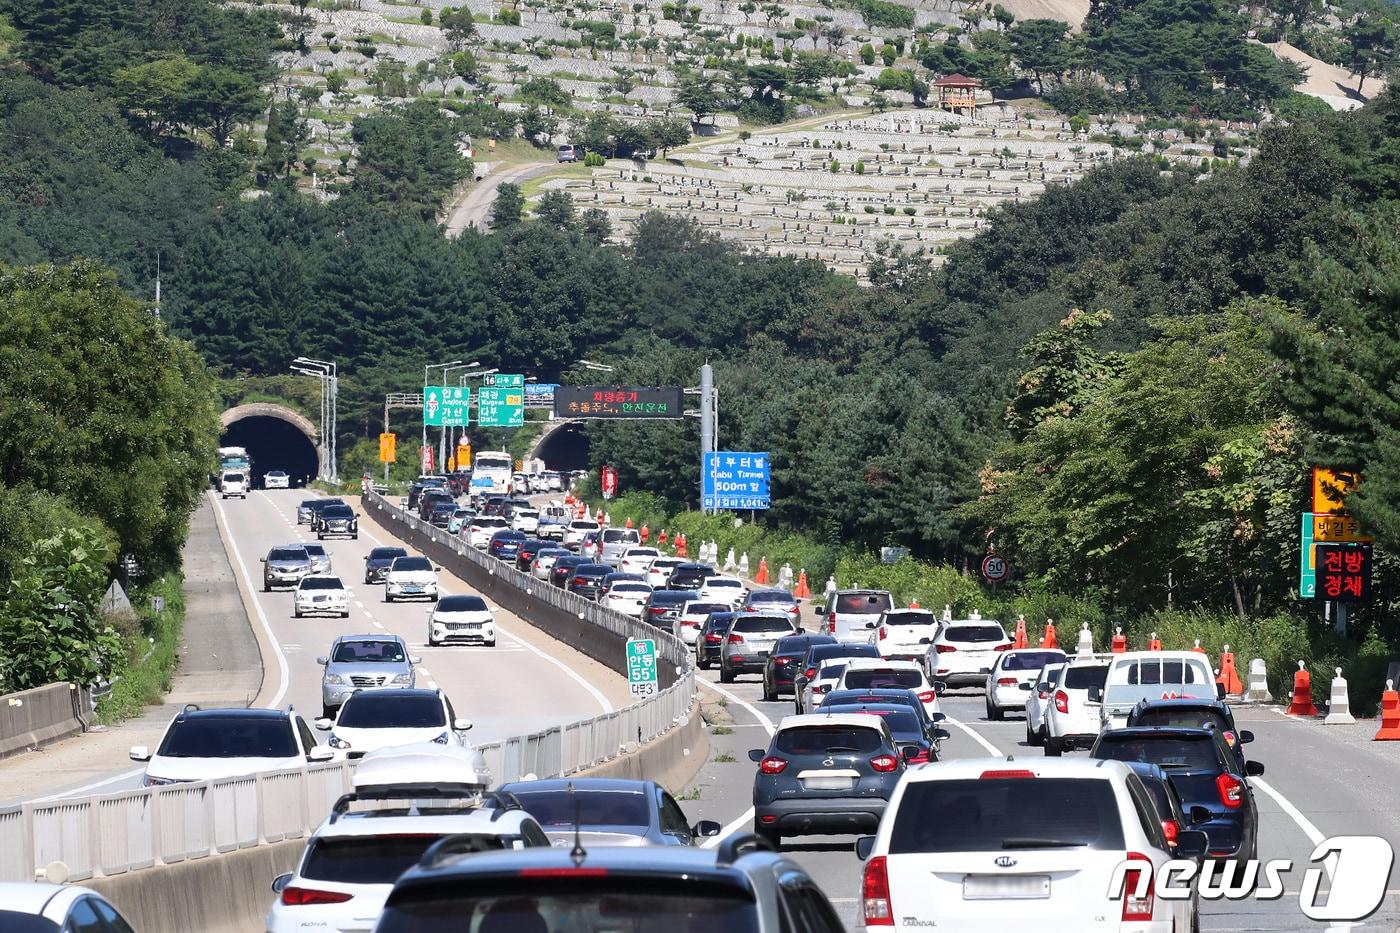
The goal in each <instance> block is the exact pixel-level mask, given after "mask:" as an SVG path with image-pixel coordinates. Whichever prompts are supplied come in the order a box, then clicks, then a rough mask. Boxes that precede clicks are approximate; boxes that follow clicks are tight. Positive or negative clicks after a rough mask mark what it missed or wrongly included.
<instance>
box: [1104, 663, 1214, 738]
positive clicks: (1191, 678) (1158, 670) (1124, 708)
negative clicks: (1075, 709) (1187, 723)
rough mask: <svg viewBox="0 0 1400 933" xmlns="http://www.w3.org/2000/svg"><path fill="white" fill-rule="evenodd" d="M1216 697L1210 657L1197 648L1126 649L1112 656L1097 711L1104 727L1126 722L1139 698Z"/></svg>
mask: <svg viewBox="0 0 1400 933" xmlns="http://www.w3.org/2000/svg"><path fill="white" fill-rule="evenodd" d="M1178 697H1191V698H1192V699H1198V700H1214V699H1217V698H1218V697H1219V694H1218V693H1217V692H1216V687H1215V674H1214V672H1213V671H1212V670H1211V667H1210V658H1208V657H1207V656H1206V655H1204V654H1201V653H1200V652H1197V651H1128V652H1124V653H1123V654H1118V655H1114V656H1113V661H1112V664H1110V665H1109V668H1108V677H1107V678H1106V679H1105V680H1104V688H1103V706H1102V708H1101V713H1100V715H1101V716H1102V718H1103V727H1104V728H1105V729H1119V728H1122V727H1123V726H1125V725H1127V724H1128V713H1130V712H1132V709H1133V707H1134V706H1136V705H1137V704H1138V701H1139V700H1171V699H1176V698H1178Z"/></svg>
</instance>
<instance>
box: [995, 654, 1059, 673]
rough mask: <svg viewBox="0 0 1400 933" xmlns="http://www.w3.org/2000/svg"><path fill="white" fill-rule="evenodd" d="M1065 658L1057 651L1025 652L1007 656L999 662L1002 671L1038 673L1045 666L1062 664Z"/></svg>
mask: <svg viewBox="0 0 1400 933" xmlns="http://www.w3.org/2000/svg"><path fill="white" fill-rule="evenodd" d="M1064 659H1065V656H1064V655H1062V654H1060V653H1059V652H1058V651H1027V652H1026V653H1024V654H1009V655H1007V656H1006V660H1004V661H1002V662H1001V669H1002V670H1004V671H1038V670H1040V669H1041V668H1042V667H1044V666H1045V665H1047V664H1056V663H1062V662H1063V661H1064Z"/></svg>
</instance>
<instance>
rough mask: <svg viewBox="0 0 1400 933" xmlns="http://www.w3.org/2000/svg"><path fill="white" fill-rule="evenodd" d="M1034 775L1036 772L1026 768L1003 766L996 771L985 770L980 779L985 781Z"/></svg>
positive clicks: (1031, 776)
mask: <svg viewBox="0 0 1400 933" xmlns="http://www.w3.org/2000/svg"><path fill="white" fill-rule="evenodd" d="M1033 777H1035V772H1034V771H1028V770H1026V769H1025V768H1002V769H1000V770H995V771H983V772H982V773H981V775H979V779H980V780H983V781H1000V780H1004V779H1006V778H1033Z"/></svg>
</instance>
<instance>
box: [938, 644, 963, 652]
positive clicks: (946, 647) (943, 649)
mask: <svg viewBox="0 0 1400 933" xmlns="http://www.w3.org/2000/svg"><path fill="white" fill-rule="evenodd" d="M957 650H958V649H957V648H955V647H954V646H952V645H939V646H938V653H939V654H947V653H948V652H950V651H957Z"/></svg>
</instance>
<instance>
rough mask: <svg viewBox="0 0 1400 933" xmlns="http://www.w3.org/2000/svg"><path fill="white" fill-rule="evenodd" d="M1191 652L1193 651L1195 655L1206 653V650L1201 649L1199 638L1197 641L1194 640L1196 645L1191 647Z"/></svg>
mask: <svg viewBox="0 0 1400 933" xmlns="http://www.w3.org/2000/svg"><path fill="white" fill-rule="evenodd" d="M1191 650H1192V651H1194V652H1196V653H1197V654H1205V653H1206V649H1204V648H1202V647H1201V640H1200V639H1199V638H1197V639H1196V643H1195V644H1194V645H1192V646H1191Z"/></svg>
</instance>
